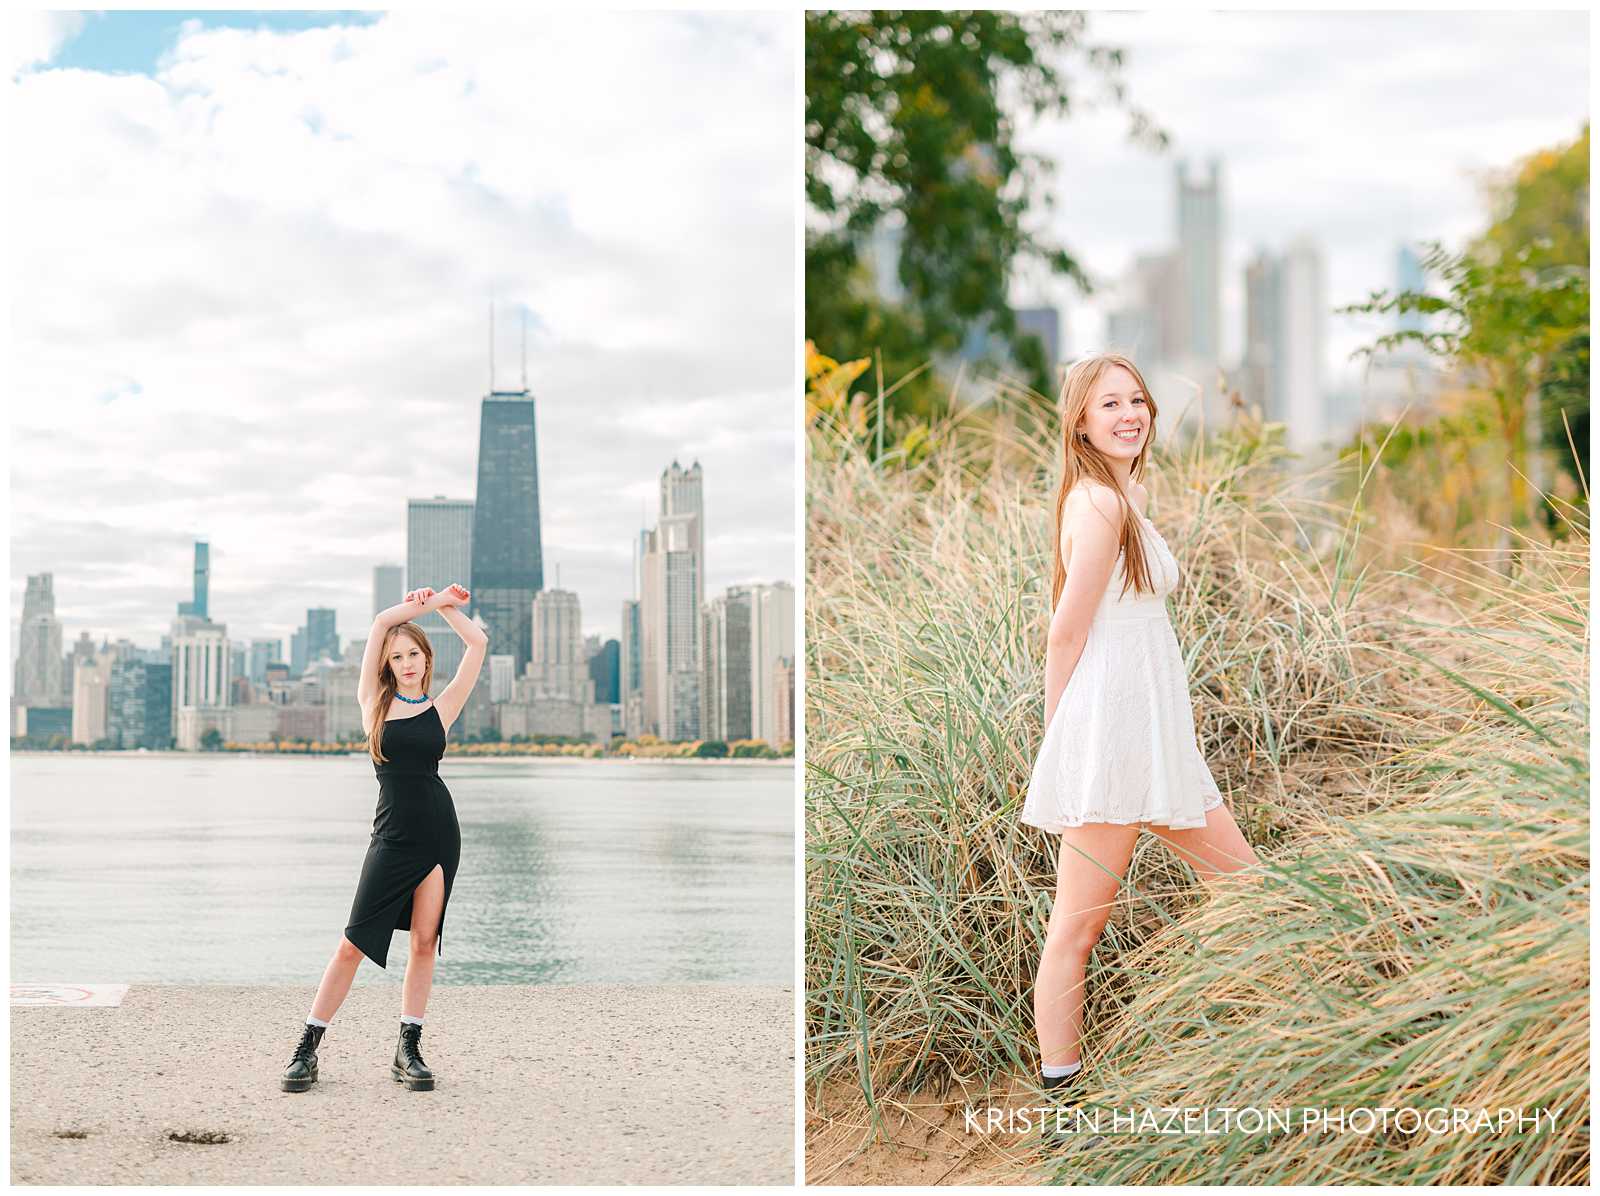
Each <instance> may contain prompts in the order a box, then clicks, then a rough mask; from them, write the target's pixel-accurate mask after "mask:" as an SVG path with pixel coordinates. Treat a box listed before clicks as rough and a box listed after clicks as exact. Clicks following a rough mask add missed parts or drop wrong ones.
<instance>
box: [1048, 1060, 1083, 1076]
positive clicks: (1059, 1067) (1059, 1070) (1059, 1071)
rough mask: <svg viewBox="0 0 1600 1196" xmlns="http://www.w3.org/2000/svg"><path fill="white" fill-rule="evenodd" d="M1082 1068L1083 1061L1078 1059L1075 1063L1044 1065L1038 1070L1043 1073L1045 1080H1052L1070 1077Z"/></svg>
mask: <svg viewBox="0 0 1600 1196" xmlns="http://www.w3.org/2000/svg"><path fill="white" fill-rule="evenodd" d="M1082 1066H1083V1060H1082V1059H1079V1060H1078V1061H1077V1062H1076V1063H1044V1064H1041V1065H1040V1068H1039V1070H1040V1071H1042V1072H1044V1078H1045V1079H1047V1080H1054V1079H1056V1078H1058V1077H1060V1076H1070V1075H1071V1074H1072V1073H1073V1072H1075V1071H1077V1070H1078V1069H1079V1068H1080V1067H1082Z"/></svg>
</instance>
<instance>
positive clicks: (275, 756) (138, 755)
mask: <svg viewBox="0 0 1600 1196" xmlns="http://www.w3.org/2000/svg"><path fill="white" fill-rule="evenodd" d="M11 755H13V756H63V757H73V758H77V757H90V758H95V757H118V758H121V757H132V758H134V759H139V760H154V759H169V758H170V759H174V760H195V759H209V758H213V757H234V758H237V759H243V760H284V759H292V760H316V759H329V760H348V759H349V758H351V757H352V756H354V757H357V758H368V757H367V753H366V752H364V751H355V752H178V751H171V752H141V751H137V750H129V749H126V748H122V749H111V748H107V749H104V750H102V751H98V752H96V751H82V752H53V751H46V750H41V749H38V748H13V749H12V750H11ZM444 760H461V761H469V762H472V763H478V762H480V761H483V762H491V763H505V764H525V763H528V762H529V761H540V762H550V763H556V762H559V763H568V764H603V763H607V762H614V763H626V764H737V765H750V764H756V765H767V766H772V765H788V766H791V767H792V766H793V765H794V762H795V757H793V756H777V757H772V758H764V757H760V756H750V757H743V758H734V757H729V756H563V755H558V754H555V753H551V754H549V755H543V754H540V753H537V752H529V753H527V754H526V755H516V754H513V753H510V752H485V753H483V754H482V755H476V754H471V753H457V752H451V751H448V750H447V751H446V752H445V754H444ZM441 763H442V762H441Z"/></svg>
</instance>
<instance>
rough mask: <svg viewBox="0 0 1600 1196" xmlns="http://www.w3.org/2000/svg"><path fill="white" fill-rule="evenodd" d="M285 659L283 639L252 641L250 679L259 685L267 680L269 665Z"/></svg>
mask: <svg viewBox="0 0 1600 1196" xmlns="http://www.w3.org/2000/svg"><path fill="white" fill-rule="evenodd" d="M281 660H283V641H282V640H261V639H257V640H251V641H250V680H251V681H253V682H255V683H256V684H257V685H265V684H266V682H267V666H268V665H269V664H275V663H277V662H279V661H281Z"/></svg>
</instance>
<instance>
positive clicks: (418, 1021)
mask: <svg viewBox="0 0 1600 1196" xmlns="http://www.w3.org/2000/svg"><path fill="white" fill-rule="evenodd" d="M400 1020H401V1021H403V1022H412V1023H414V1024H415V1025H418V1026H420V1025H422V1019H421V1018H420V1017H412V1016H411V1015H410V1014H409V1013H402V1014H401V1015H400Z"/></svg>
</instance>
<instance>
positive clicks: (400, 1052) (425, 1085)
mask: <svg viewBox="0 0 1600 1196" xmlns="http://www.w3.org/2000/svg"><path fill="white" fill-rule="evenodd" d="M421 1037H422V1027H421V1026H419V1025H417V1023H416V1022H401V1023H400V1041H399V1042H398V1043H396V1044H395V1048H394V1062H393V1063H392V1064H390V1065H389V1074H390V1075H391V1076H393V1077H394V1078H395V1082H396V1083H400V1084H404V1085H405V1086H406V1087H407V1088H409V1089H410V1090H411V1091H413V1092H427V1091H428V1090H430V1089H431V1088H432V1087H433V1073H432V1072H431V1071H429V1070H428V1065H427V1064H426V1063H424V1062H423V1061H422V1053H421V1052H420V1051H419V1050H418V1049H417V1040H418V1039H420V1038H421Z"/></svg>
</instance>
